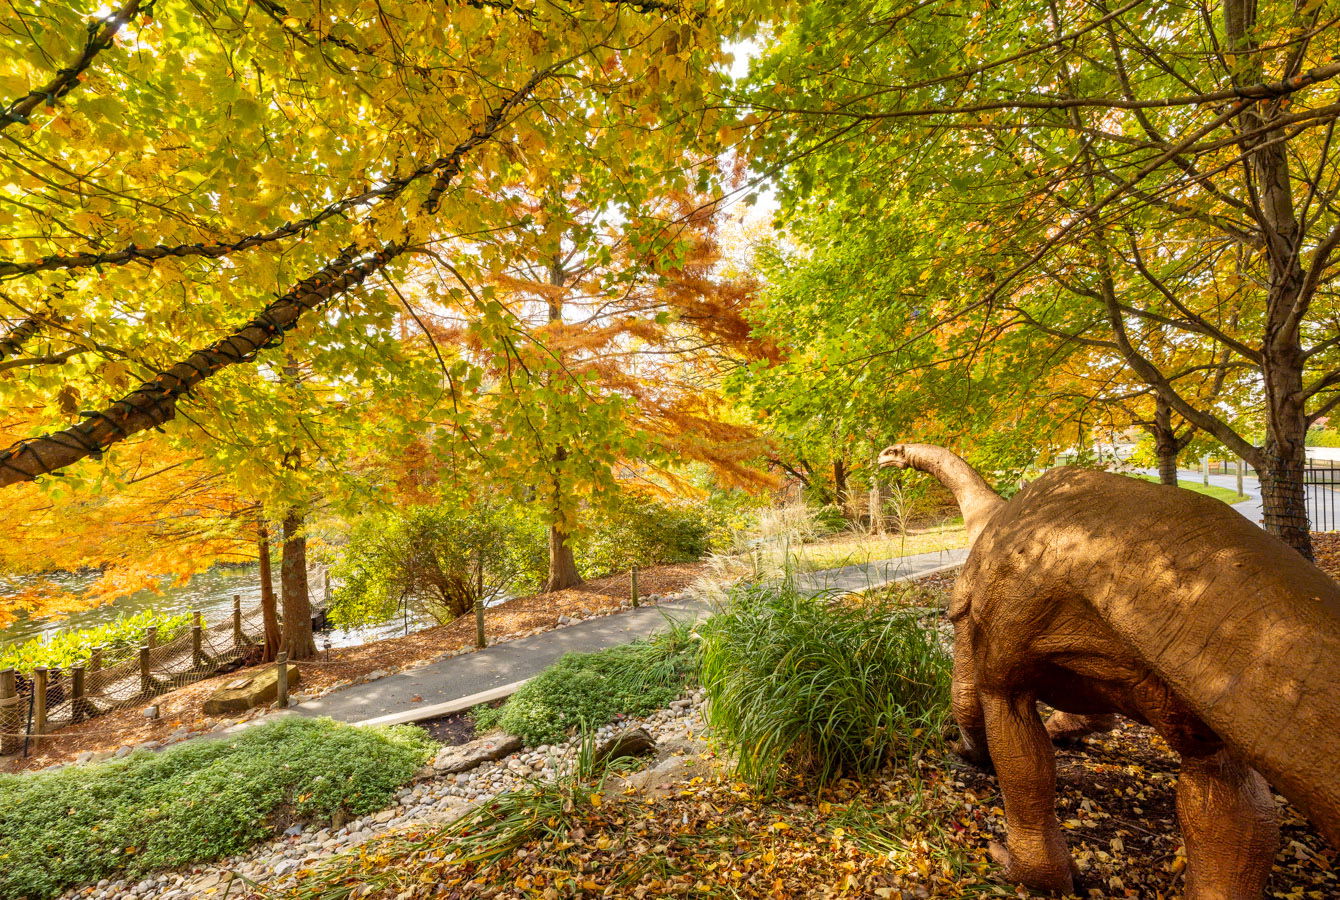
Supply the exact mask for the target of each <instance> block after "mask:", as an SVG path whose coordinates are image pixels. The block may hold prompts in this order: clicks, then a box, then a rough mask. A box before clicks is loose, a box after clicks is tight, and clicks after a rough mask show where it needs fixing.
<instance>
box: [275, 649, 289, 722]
mask: <svg viewBox="0 0 1340 900" xmlns="http://www.w3.org/2000/svg"><path fill="white" fill-rule="evenodd" d="M275 663H276V665H278V666H279V671H278V675H279V693H278V695H277V696H276V697H275V702H276V703H277V704H278V705H279V708H280V709H287V708H288V654H287V653H284V652H283V651H280V652H279V653H278V654H276V655H275Z"/></svg>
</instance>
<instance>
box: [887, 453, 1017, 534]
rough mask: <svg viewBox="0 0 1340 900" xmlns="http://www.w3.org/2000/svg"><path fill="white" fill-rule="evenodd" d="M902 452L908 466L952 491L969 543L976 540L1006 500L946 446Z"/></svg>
mask: <svg viewBox="0 0 1340 900" xmlns="http://www.w3.org/2000/svg"><path fill="white" fill-rule="evenodd" d="M903 452H904V454H905V458H906V459H907V463H908V465H910V466H911V467H912V468H914V469H918V470H920V471H922V472H925V473H926V474H928V475H934V476H935V478H936V480H937V481H939V482H940V483H941V484H943V485H944V486H945V487H947V488H948V489H949V490H950V491H952V492H953V494H954V499H955V500H956V501H958V508H959V510H960V511H961V512H962V513H963V524H964V525H965V526H967V529H968V543H969V544H971V543H973V542H974V541H976V540H977V535H978V534H979V533H980V532H981V530H982V529H983V528H984V527H985V526H986V522H987V520H988V519H990V518H991V515H992V513H994V512H995V511H996V509H997V508H998V507H1000V506H1001V505H1002V504H1003V503H1004V502H1005V501H1004V500H1002V499H1001V498H1000V495H999V494H997V493H996V492H995V491H993V490H991V488H990V486H989V485H988V484H987V483H986V480H985V479H983V478H982V476H981V475H978V474H977V470H976V469H974V468H973V467H972V466H970V465H968V464H967V463H966V462H964V461H963V458H962V457H960V456H958V455H956V454H954V453H951V452H949V451H948V450H946V449H945V448H943V447H936V446H934V445H933V444H904V445H903Z"/></svg>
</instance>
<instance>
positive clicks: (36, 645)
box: [0, 609, 191, 673]
mask: <svg viewBox="0 0 1340 900" xmlns="http://www.w3.org/2000/svg"><path fill="white" fill-rule="evenodd" d="M190 624H191V617H190V616H189V615H188V614H186V613H181V614H175V615H169V614H167V613H160V612H156V611H154V610H152V609H146V610H144V611H142V612H138V613H135V614H134V615H130V616H122V617H121V618H119V619H114V620H112V621H111V622H107V623H105V624H103V625H95V626H93V627H92V628H81V629H79V630H78V631H58V632H56V633H55V634H54V635H51V636H49V637H36V638H33V639H32V640H29V641H24V642H23V643H21V644H11V645H10V646H8V647H5V648H4V649H3V650H0V669H11V668H12V669H17V670H19V671H20V672H24V673H28V672H31V671H32V670H33V669H35V668H36V667H38V666H59V667H60V668H62V669H68V668H69V667H70V666H76V665H79V664H81V663H86V662H88V659H89V657H90V656H91V655H92V653H93V648H94V647H99V646H102V647H106V648H107V650H106V652H105V653H104V654H103V663H104V664H105V665H113V664H115V663H117V662H120V661H121V660H123V659H129V658H130V657H131V656H134V655H135V651H136V650H138V649H139V647H140V645H141V644H143V643H144V636H145V632H147V631H148V630H149V629H150V628H153V627H156V628H157V629H158V640H159V642H160V643H167V642H168V641H170V640H172V639H173V638H175V637H177V636H178V635H179V634H182V633H183V632H185V631H186V629H187V628H188V627H190Z"/></svg>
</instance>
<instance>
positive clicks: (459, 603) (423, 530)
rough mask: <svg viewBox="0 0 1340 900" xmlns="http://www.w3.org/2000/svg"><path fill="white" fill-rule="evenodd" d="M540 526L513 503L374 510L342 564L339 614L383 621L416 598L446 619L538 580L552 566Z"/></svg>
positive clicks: (335, 604)
mask: <svg viewBox="0 0 1340 900" xmlns="http://www.w3.org/2000/svg"><path fill="white" fill-rule="evenodd" d="M544 553H545V546H544V543H543V537H542V536H541V534H540V532H539V531H538V530H537V529H536V528H534V527H533V523H531V521H530V519H529V517H527V516H526V515H525V513H524V511H523V510H522V509H521V508H520V507H518V506H514V505H512V504H505V503H476V504H475V505H473V506H469V507H466V506H462V505H458V504H453V503H449V502H444V503H440V504H437V505H435V506H412V507H409V508H407V509H403V510H397V511H396V512H394V513H392V514H387V515H377V516H369V517H367V518H364V519H363V520H362V521H360V522H359V523H358V524H357V525H356V526H355V527H354V531H353V534H352V535H351V537H350V541H349V546H348V548H347V549H346V551H345V553H344V556H343V558H342V559H341V561H340V562H339V564H338V565H337V566H336V567H335V572H334V574H335V576H336V578H338V579H340V580H341V581H342V584H341V585H340V587H339V588H338V589H337V590H336V592H335V596H334V597H333V598H332V600H331V617H332V619H333V620H334V621H335V622H337V623H339V624H342V625H349V624H360V623H366V622H383V621H385V620H387V619H389V618H391V617H392V616H393V615H395V613H396V611H397V610H398V609H399V608H400V606H401V604H404V603H412V604H415V605H417V606H419V607H420V608H423V609H426V610H427V611H428V612H429V613H430V614H431V615H433V617H434V618H436V619H437V620H438V621H439V622H449V621H451V620H452V619H455V618H456V617H457V616H460V615H464V614H465V613H466V612H468V611H469V610H471V609H472V608H473V607H474V605H475V601H476V600H478V599H483V600H485V601H487V600H492V599H494V598H496V597H500V596H503V595H505V594H507V593H511V592H524V591H526V590H529V589H532V588H534V587H535V586H536V585H537V583H538V580H539V575H540V572H541V571H543V566H544Z"/></svg>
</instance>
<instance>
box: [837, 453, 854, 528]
mask: <svg viewBox="0 0 1340 900" xmlns="http://www.w3.org/2000/svg"><path fill="white" fill-rule="evenodd" d="M850 500H851V492H850V490H849V489H848V487H847V460H846V459H844V458H843V457H841V456H839V457H838V458H837V459H835V460H833V502H834V503H835V504H837V508H838V510H839V511H840V512H841V513H842V517H843V518H844V519H845V518H846V517H847V515H848V509H847V506H848V501H850Z"/></svg>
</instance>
